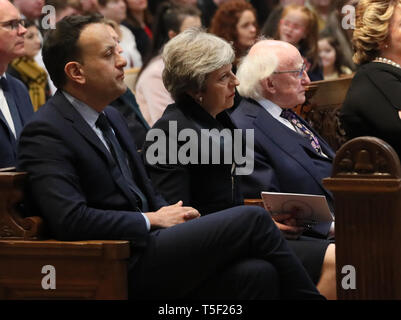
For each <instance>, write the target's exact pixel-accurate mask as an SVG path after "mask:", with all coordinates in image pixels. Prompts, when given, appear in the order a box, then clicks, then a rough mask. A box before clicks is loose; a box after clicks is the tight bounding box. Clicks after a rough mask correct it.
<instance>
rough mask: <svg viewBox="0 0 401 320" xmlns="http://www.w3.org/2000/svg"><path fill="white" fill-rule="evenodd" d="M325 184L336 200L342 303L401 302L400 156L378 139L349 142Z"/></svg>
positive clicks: (340, 295)
mask: <svg viewBox="0 0 401 320" xmlns="http://www.w3.org/2000/svg"><path fill="white" fill-rule="evenodd" d="M323 182H324V185H325V187H326V188H327V189H329V190H331V191H332V192H333V194H334V198H335V214H336V217H335V219H336V265H337V294H338V298H339V299H347V300H349V299H352V300H355V299H401V250H399V243H400V241H401V166H400V161H399V158H398V156H397V154H396V153H395V151H394V150H393V149H392V148H391V147H390V146H389V145H388V144H387V143H386V142H384V141H382V140H380V139H378V138H374V137H360V138H356V139H353V140H350V141H349V142H347V143H346V144H344V145H343V146H342V147H341V148H340V150H338V152H337V154H336V157H335V161H334V166H333V173H332V176H331V177H330V178H326V179H324V180H323ZM354 285H355V288H354Z"/></svg>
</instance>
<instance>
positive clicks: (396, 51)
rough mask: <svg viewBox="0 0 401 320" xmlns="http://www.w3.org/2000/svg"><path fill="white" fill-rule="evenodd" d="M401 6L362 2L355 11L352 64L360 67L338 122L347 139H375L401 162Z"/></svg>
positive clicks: (366, 0)
mask: <svg viewBox="0 0 401 320" xmlns="http://www.w3.org/2000/svg"><path fill="white" fill-rule="evenodd" d="M400 24H401V3H400V2H399V1H386V0H381V1H373V0H361V1H360V2H359V4H358V7H357V11H356V28H355V30H354V35H353V43H354V47H355V49H356V52H355V55H354V62H355V63H356V64H358V65H359V68H358V71H357V73H356V74H355V76H354V78H353V80H352V82H351V86H350V89H349V91H348V93H347V96H346V98H345V101H344V104H343V107H342V111H341V120H342V123H343V125H344V129H345V131H346V134H347V136H348V137H349V138H354V137H358V136H375V137H378V138H381V139H383V140H385V141H386V142H388V143H389V144H390V145H391V146H392V147H393V148H394V149H395V150H396V152H397V153H398V156H399V157H400V158H401V139H400V135H401V104H400V101H401V94H400V93H401V67H400V64H401V49H400V41H401V38H400V30H399V26H400Z"/></svg>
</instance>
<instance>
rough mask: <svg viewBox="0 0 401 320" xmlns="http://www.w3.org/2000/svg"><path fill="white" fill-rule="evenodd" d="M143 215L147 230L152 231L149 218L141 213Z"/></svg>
mask: <svg viewBox="0 0 401 320" xmlns="http://www.w3.org/2000/svg"><path fill="white" fill-rule="evenodd" d="M141 214H142V216H143V218H144V219H145V221H146V228H147V229H148V231H150V221H149V218H148V217H147V216H146V215H145V214H144V213H143V212H141Z"/></svg>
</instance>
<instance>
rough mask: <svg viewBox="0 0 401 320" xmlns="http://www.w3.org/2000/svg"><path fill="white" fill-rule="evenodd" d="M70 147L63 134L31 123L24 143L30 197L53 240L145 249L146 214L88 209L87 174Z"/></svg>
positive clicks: (21, 155) (21, 158) (23, 164)
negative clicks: (126, 243)
mask: <svg viewBox="0 0 401 320" xmlns="http://www.w3.org/2000/svg"><path fill="white" fill-rule="evenodd" d="M67 143H68V142H66V141H64V140H63V139H62V138H61V135H60V133H59V132H58V128H55V126H54V125H52V124H51V123H50V124H49V122H42V121H41V122H39V121H33V122H31V123H29V124H28V125H27V126H26V127H25V129H24V131H23V132H22V135H21V138H20V143H19V157H18V164H19V169H20V170H24V171H27V172H28V174H29V178H28V187H29V190H28V192H29V193H28V194H29V195H30V198H31V200H32V202H33V203H34V204H35V207H36V208H37V209H38V210H39V212H40V213H41V214H42V215H43V217H44V219H45V222H46V223H47V224H48V227H49V229H50V230H51V233H52V236H54V237H56V238H57V239H60V240H86V239H124V240H130V241H131V242H132V243H133V244H134V245H135V246H144V245H145V244H146V242H147V238H148V231H147V228H146V222H145V219H144V218H143V217H142V215H141V214H139V213H137V212H132V211H116V210H113V209H112V208H109V210H103V209H101V208H99V207H97V206H96V204H90V203H88V201H87V199H86V197H85V194H84V192H83V189H82V184H81V175H82V174H85V172H79V170H80V168H79V166H78V165H77V163H75V162H76V161H75V157H74V155H73V154H72V151H71V149H70V148H68V147H67V146H66V144H67ZM94 183H96V181H95V182H94Z"/></svg>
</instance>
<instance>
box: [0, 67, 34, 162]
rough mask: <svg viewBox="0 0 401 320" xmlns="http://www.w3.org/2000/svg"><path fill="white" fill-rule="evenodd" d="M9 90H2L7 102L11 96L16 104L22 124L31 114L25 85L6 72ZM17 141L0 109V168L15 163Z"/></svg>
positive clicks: (30, 105) (31, 109) (31, 108)
mask: <svg viewBox="0 0 401 320" xmlns="http://www.w3.org/2000/svg"><path fill="white" fill-rule="evenodd" d="M6 77H7V81H8V84H9V88H8V89H9V90H6V91H3V92H4V96H5V97H6V100H7V103H8V104H10V103H11V102H10V99H11V97H12V98H13V100H14V101H15V104H16V106H17V109H18V112H19V115H20V118H21V121H22V125H24V124H25V123H26V122H27V121H28V119H30V118H31V116H32V115H33V106H32V103H31V99H30V97H29V94H28V91H27V89H26V87H25V85H24V84H23V83H22V82H21V81H19V80H17V79H15V78H14V77H13V76H11V75H10V74H7V76H6ZM16 149H17V143H16V139H15V138H14V135H13V133H12V132H11V130H10V128H9V127H8V125H7V121H6V119H5V118H4V115H3V114H2V112H1V111H0V168H4V167H13V166H15V165H16V162H17V157H16Z"/></svg>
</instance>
